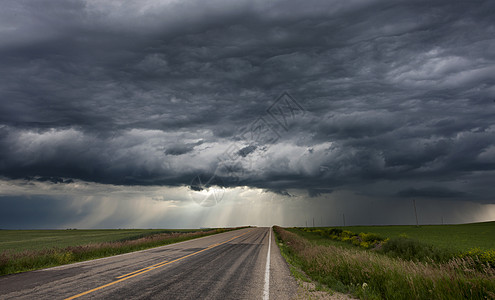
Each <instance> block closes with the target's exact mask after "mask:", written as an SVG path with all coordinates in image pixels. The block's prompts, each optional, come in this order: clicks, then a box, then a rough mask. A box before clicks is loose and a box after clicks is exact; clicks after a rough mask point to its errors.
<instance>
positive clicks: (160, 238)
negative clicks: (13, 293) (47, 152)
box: [0, 227, 246, 275]
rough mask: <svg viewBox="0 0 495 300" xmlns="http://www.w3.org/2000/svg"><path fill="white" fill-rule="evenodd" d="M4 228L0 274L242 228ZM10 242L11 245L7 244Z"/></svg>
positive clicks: (56, 264)
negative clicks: (14, 229) (8, 229)
mask: <svg viewBox="0 0 495 300" xmlns="http://www.w3.org/2000/svg"><path fill="white" fill-rule="evenodd" d="M242 228H246V227H238V228H218V229H199V230H198V229H193V230H187V229H183V230H39V231H36V230H23V231H1V232H0V234H2V235H3V236H4V237H5V239H2V240H1V241H2V242H5V244H4V247H6V249H5V248H4V250H2V251H0V275H6V274H13V273H19V272H25V271H31V270H37V269H42V268H47V267H53V266H58V265H63V264H69V263H74V262H79V261H85V260H91V259H95V258H101V257H107V256H112V255H118V254H123V253H128V252H133V251H139V250H144V249H149V248H153V247H158V246H163V245H167V244H172V243H177V242H182V241H186V240H190V239H194V238H199V237H203V236H207V235H212V234H217V233H221V232H226V231H231V230H236V229H242ZM7 245H8V246H7Z"/></svg>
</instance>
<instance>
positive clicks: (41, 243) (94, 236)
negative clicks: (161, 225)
mask: <svg viewBox="0 0 495 300" xmlns="http://www.w3.org/2000/svg"><path fill="white" fill-rule="evenodd" d="M196 231H204V229H173V230H172V229H162V230H157V229H97V230H0V252H2V251H6V250H9V251H13V252H19V251H24V250H40V249H46V248H52V247H58V248H65V247H68V246H80V245H85V244H91V243H104V242H117V241H123V240H132V239H138V238H141V237H145V236H148V235H153V234H158V233H171V232H196Z"/></svg>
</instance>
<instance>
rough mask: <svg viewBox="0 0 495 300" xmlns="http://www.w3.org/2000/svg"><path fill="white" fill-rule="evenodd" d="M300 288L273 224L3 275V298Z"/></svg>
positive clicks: (258, 293)
mask: <svg viewBox="0 0 495 300" xmlns="http://www.w3.org/2000/svg"><path fill="white" fill-rule="evenodd" d="M270 240H271V242H270ZM269 248H270V254H269V256H268V255H267V254H268V249H269ZM296 291H297V286H296V283H295V281H294V279H293V278H292V277H291V276H290V273H289V270H288V267H287V264H286V263H285V261H284V259H283V258H282V256H281V255H280V251H279V249H278V247H277V245H276V242H275V239H274V236H273V233H270V228H250V229H242V230H235V231H230V232H225V233H221V234H216V235H212V236H208V237H203V238H199V239H195V240H190V241H186V242H182V243H177V244H172V245H167V246H163V247H158V248H153V249H149V250H144V251H139V252H133V253H128V254H124V255H118V256H113V257H109V258H103V259H97V260H93V261H87V262H82V263H76V264H71V265H65V266H60V267H55V268H50V269H45V270H39V271H33V272H26V273H21V274H15V275H8V276H3V277H0V299H291V298H293V297H295V296H296Z"/></svg>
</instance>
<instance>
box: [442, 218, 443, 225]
mask: <svg viewBox="0 0 495 300" xmlns="http://www.w3.org/2000/svg"><path fill="white" fill-rule="evenodd" d="M442 225H443V217H442Z"/></svg>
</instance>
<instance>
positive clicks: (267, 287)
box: [263, 227, 272, 300]
mask: <svg viewBox="0 0 495 300" xmlns="http://www.w3.org/2000/svg"><path fill="white" fill-rule="evenodd" d="M269 230H270V233H269V237H268V253H267V254H266V267H265V288H264V289H263V300H268V299H270V250H271V246H272V227H270V229H269Z"/></svg>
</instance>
